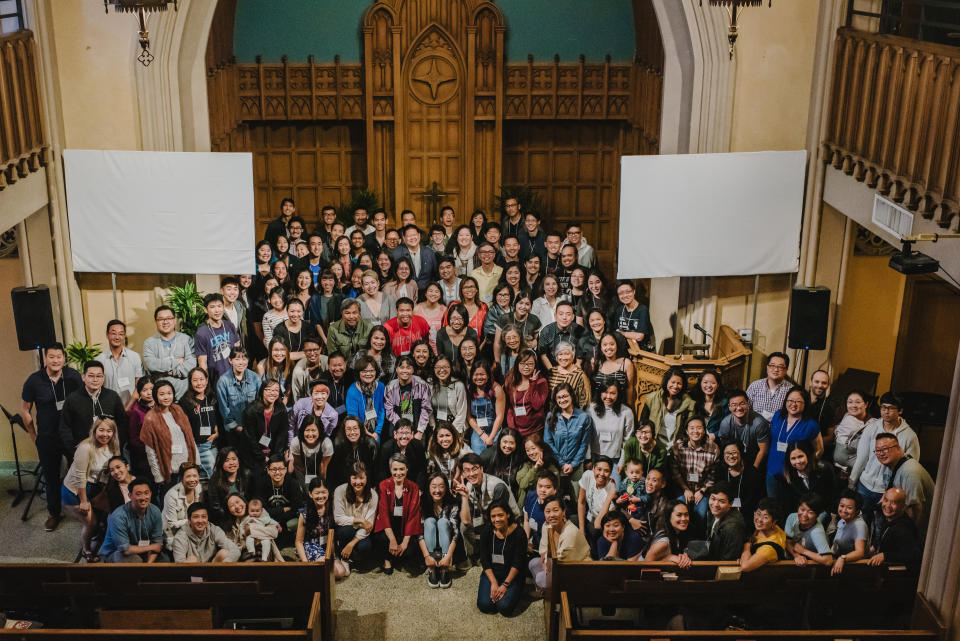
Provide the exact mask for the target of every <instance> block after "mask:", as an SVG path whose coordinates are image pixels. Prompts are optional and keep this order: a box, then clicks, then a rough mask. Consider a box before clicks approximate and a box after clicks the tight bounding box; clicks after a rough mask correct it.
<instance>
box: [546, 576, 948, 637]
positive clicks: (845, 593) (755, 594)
mask: <svg viewBox="0 0 960 641" xmlns="http://www.w3.org/2000/svg"><path fill="white" fill-rule="evenodd" d="M550 564H551V576H550V587H549V589H548V592H547V595H546V598H545V602H544V616H545V618H546V631H547V639H548V640H549V641H555V640H557V639H563V640H565V639H595V638H597V639H599V638H605V639H610V638H627V639H651V640H652V639H657V640H664V641H668V640H670V639H707V638H736V639H754V638H756V639H772V638H777V639H788V638H789V639H793V638H796V639H801V638H802V639H858V638H863V639H895V638H922V639H936V638H938V637H937V635H938V634H940V632H941V630H942V625H940V626H938V625H937V623H936V617H935V616H932V614H931V612H930V610H929V608H923V604H922V603H921V599H919V597H918V595H917V594H916V585H917V576H916V574H915V573H913V572H909V571H908V570H907V569H906V568H905V567H903V566H881V567H870V566H868V565H867V564H866V563H865V562H858V563H851V564H848V565H847V567H846V568H845V569H844V571H843V573H842V574H841V575H840V576H836V577H833V576H830V568H827V567H824V566H815V565H807V566H804V567H799V566H797V565H796V564H794V563H793V562H792V561H789V562H781V563H777V564H772V565H769V566H766V567H764V568H761V569H759V570H757V571H755V572H751V573H743V574H740V576H739V577H738V578H735V579H733V580H718V568H725V569H728V570H729V569H734V568H736V567H737V564H736V563H735V562H709V561H707V562H697V563H694V565H693V566H692V567H690V568H688V569H686V570H680V569H679V568H677V566H675V565H673V564H669V563H630V562H599V563H598V562H583V563H559V562H556V560H555V559H551V560H550ZM914 603H916V605H915V609H914V617H913V619H912V627H914V628H916V629H914V630H909V631H905V630H879V629H876V630H875V629H861V630H846V631H843V630H826V629H820V630H818V629H810V628H817V627H826V626H817V625H811V622H814V623H815V622H816V619H817V618H818V617H819V615H820V613H822V612H824V611H825V610H827V609H831V608H834V609H835V608H836V607H837V606H838V605H839V604H843V607H844V619H845V620H844V625H847V621H848V620H849V621H853V622H854V623H855V625H851V626H850V627H851V628H853V627H859V628H867V627H870V626H873V627H877V626H876V625H874V624H876V623H877V621H878V619H877V618H876V616H877V613H884V612H895V611H896V610H897V609H898V608H899V609H900V610H902V611H904V612H906V610H905V608H904V604H914ZM704 604H710V605H712V606H719V607H722V608H726V607H733V608H737V607H747V606H756V605H761V604H762V605H764V606H771V607H776V606H778V605H779V606H785V607H789V608H792V609H793V610H794V611H795V612H796V614H797V616H798V617H799V618H800V620H801V621H802V625H801V626H799V627H800V628H801V629H796V630H767V631H749V632H743V631H739V632H735V633H729V634H728V633H725V632H719V631H682V632H679V631H671V630H641V629H630V628H629V627H628V626H624V627H623V628H622V629H621V628H620V627H618V628H617V629H614V630H611V629H589V628H590V626H588V625H584V624H582V623H581V622H580V621H579V620H578V616H577V615H578V612H580V611H581V608H588V607H589V608H599V607H604V606H605V607H608V608H609V607H613V608H640V607H648V606H649V607H652V608H653V609H654V610H656V608H658V607H668V606H686V607H689V608H691V609H697V608H701V607H702V606H703V605H704ZM918 611H919V612H920V613H921V615H922V616H918ZM847 612H850V613H851V616H850V617H849V618H848V617H847ZM791 627H792V626H791Z"/></svg>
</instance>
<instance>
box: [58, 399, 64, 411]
mask: <svg viewBox="0 0 960 641" xmlns="http://www.w3.org/2000/svg"><path fill="white" fill-rule="evenodd" d="M62 409H63V401H57V411H58V412H59V411H60V410H62Z"/></svg>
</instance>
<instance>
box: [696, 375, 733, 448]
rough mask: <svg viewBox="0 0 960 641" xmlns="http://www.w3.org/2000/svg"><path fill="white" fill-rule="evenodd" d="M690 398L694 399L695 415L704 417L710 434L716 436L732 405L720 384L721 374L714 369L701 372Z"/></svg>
mask: <svg viewBox="0 0 960 641" xmlns="http://www.w3.org/2000/svg"><path fill="white" fill-rule="evenodd" d="M690 396H691V398H693V403H694V408H695V409H694V413H696V414H698V415H700V416H703V417H704V419H705V421H706V424H707V432H708V433H709V434H716V433H717V432H718V431H719V430H720V423H721V421H723V419H724V418H726V417H727V415H728V414H729V413H730V406H729V405H730V404H729V401H728V399H727V394H726V391H725V390H724V389H723V385H722V384H721V383H720V374H719V373H718V372H717V371H716V370H714V369H707V370H704V371H703V372H701V373H700V377H699V378H698V379H697V384H696V385H694V387H693V389H692V390H690Z"/></svg>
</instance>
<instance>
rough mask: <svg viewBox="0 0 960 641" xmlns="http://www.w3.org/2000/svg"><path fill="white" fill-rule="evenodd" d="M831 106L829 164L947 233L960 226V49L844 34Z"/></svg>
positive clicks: (860, 33) (844, 30)
mask: <svg viewBox="0 0 960 641" xmlns="http://www.w3.org/2000/svg"><path fill="white" fill-rule="evenodd" d="M831 100H832V105H831V115H830V122H829V125H828V127H827V132H826V136H825V140H824V146H825V148H826V150H827V152H828V160H829V162H831V163H833V165H834V167H836V168H837V169H841V170H843V171H844V172H845V173H847V174H850V175H852V176H854V177H855V178H856V179H857V180H858V181H861V182H866V184H868V185H869V186H870V187H871V188H875V189H877V190H878V191H879V192H880V193H881V194H883V195H886V196H889V197H890V198H892V199H893V200H896V201H898V202H901V203H903V204H904V206H906V207H908V208H910V209H912V210H914V211H918V212H919V213H920V214H922V215H923V217H925V218H936V221H937V222H938V223H939V224H940V226H941V227H944V228H946V227H950V226H951V225H953V226H954V227H956V226H957V221H958V220H960V216H958V210H960V48H958V47H951V46H946V45H938V44H932V43H927V42H920V41H918V40H911V39H908V38H901V37H898V36H890V35H880V34H873V33H866V32H863V31H857V30H854V29H850V28H842V29H840V30H839V32H838V33H837V47H836V66H835V68H834V77H833V92H832V98H831Z"/></svg>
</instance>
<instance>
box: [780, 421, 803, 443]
mask: <svg viewBox="0 0 960 641" xmlns="http://www.w3.org/2000/svg"><path fill="white" fill-rule="evenodd" d="M799 424H800V419H799V418H798V419H797V420H796V421H794V423H793V425H792V426H790V427H787V420H786V419H785V420H784V421H783V427H781V428H780V430H779V431H778V432H777V443H783V441H781V440H780V437H781V436H782V435H783V436H786V438H787V441H786V442H787V443H789V442H790V432H793V431H794V430H796V429H797V425H799ZM783 430H787V433H786V434H785V435H784V434H783Z"/></svg>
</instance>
